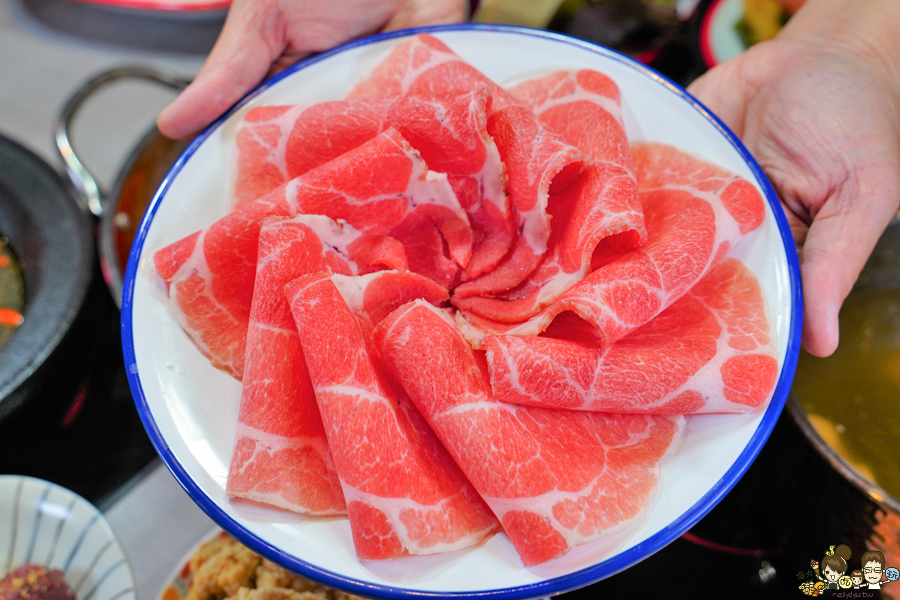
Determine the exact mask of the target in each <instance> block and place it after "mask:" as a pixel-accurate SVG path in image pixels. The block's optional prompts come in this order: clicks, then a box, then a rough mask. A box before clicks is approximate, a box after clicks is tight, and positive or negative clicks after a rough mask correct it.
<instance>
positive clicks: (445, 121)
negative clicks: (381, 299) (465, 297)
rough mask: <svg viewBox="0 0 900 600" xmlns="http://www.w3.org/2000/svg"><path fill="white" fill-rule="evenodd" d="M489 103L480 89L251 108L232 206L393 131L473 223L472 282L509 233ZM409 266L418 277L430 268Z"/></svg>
mask: <svg viewBox="0 0 900 600" xmlns="http://www.w3.org/2000/svg"><path fill="white" fill-rule="evenodd" d="M490 101H491V96H490V92H489V91H488V90H487V89H486V88H482V89H480V90H473V91H467V92H464V93H461V94H444V95H441V96H439V97H432V98H424V97H409V96H405V97H400V98H366V99H360V100H342V101H336V102H323V103H321V104H316V105H313V106H308V107H306V106H264V107H259V108H254V109H252V110H250V111H249V112H248V113H247V114H246V116H245V117H244V119H243V120H242V121H241V124H240V125H239V126H238V132H237V140H236V142H237V144H236V145H237V158H236V161H235V163H236V169H235V172H236V177H235V183H234V196H235V199H236V205H237V206H238V207H239V206H242V205H243V204H245V203H246V202H248V201H250V200H255V199H256V198H258V197H259V196H261V195H262V194H264V193H266V192H269V191H271V190H273V189H275V188H277V187H278V186H280V185H281V184H283V183H286V182H288V181H290V180H291V179H294V178H295V177H297V176H299V175H302V174H303V173H305V172H306V171H308V170H310V169H312V168H314V167H316V166H318V165H320V164H322V163H324V162H327V161H328V160H330V159H332V158H334V157H336V156H338V155H340V154H342V153H344V152H347V151H349V150H352V149H353V148H355V147H357V146H359V145H361V144H363V143H365V142H367V141H368V140H370V139H372V138H373V137H375V136H376V135H377V134H378V133H380V132H381V131H383V130H384V129H387V128H389V127H393V128H395V129H397V130H398V131H399V132H400V133H401V135H403V137H404V138H406V139H407V140H408V141H409V142H410V144H411V145H412V146H413V147H414V148H416V150H418V151H419V153H420V154H421V155H422V158H423V159H424V160H425V162H426V163H427V164H428V165H429V167H430V168H431V169H432V170H434V171H437V172H440V173H446V174H447V177H448V180H449V182H450V185H451V187H452V188H453V191H454V192H455V193H456V196H457V198H458V199H459V202H460V204H461V205H462V207H463V208H464V209H465V211H466V213H467V214H468V215H469V219H470V220H471V222H472V227H473V230H474V235H475V243H474V250H473V256H472V259H471V260H470V261H469V262H468V264H467V265H466V273H467V275H465V276H464V277H468V278H471V277H474V276H475V275H478V274H480V273H482V272H484V271H486V270H489V269H491V268H493V266H494V265H495V264H497V262H498V261H499V260H500V259H501V258H503V256H504V255H505V254H506V252H507V250H509V247H510V245H511V244H512V240H513V237H514V234H515V231H514V224H513V220H512V215H511V213H510V209H509V201H508V200H507V197H506V189H505V185H506V184H505V179H506V175H505V167H504V165H503V163H502V161H501V159H500V154H499V152H498V150H497V146H496V145H495V144H494V141H493V139H492V138H491V136H490V135H489V134H488V132H487V109H488V106H489V105H490ZM433 235H434V234H432V237H433ZM411 257H412V258H413V260H429V259H431V260H434V259H435V257H433V256H432V255H429V254H424V255H423V254H422V253H421V252H415V253H411ZM439 258H440V257H438V259H439ZM413 267H414V269H416V270H417V272H422V271H424V270H426V269H434V268H435V267H434V266H431V267H426V266H423V267H420V268H416V265H415V264H414V265H413ZM443 268H444V269H446V268H448V267H446V266H444V267H443Z"/></svg>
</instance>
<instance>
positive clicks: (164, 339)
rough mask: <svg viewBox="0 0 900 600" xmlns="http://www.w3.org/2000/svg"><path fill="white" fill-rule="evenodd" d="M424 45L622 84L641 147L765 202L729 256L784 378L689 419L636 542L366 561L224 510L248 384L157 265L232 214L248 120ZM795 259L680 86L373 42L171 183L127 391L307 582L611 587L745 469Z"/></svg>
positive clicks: (486, 43)
mask: <svg viewBox="0 0 900 600" xmlns="http://www.w3.org/2000/svg"><path fill="white" fill-rule="evenodd" d="M420 32H427V33H431V34H433V35H435V36H437V37H438V38H440V39H441V40H442V41H444V42H445V43H446V44H447V45H448V46H450V47H451V48H452V49H453V50H454V51H455V52H457V53H458V54H460V55H461V56H462V57H463V58H464V59H466V60H467V61H469V62H470V63H471V64H473V65H474V66H475V67H477V68H479V69H481V70H482V71H483V72H484V73H485V74H486V75H488V76H489V77H491V78H492V79H494V80H495V81H497V82H499V83H501V84H502V83H504V82H507V81H510V80H514V79H518V78H522V77H526V76H530V75H535V74H540V73H542V72H546V71H549V70H554V69H573V68H591V69H596V70H599V71H602V72H604V73H606V74H607V75H608V76H610V77H611V78H612V79H613V80H615V82H616V83H617V84H618V85H619V88H620V89H621V92H622V98H623V104H624V115H625V123H626V128H627V131H628V134H629V136H630V138H632V139H633V140H655V141H660V142H665V143H668V144H672V145H674V146H677V147H679V148H681V149H684V150H687V151H689V152H692V153H694V154H696V155H699V156H701V157H705V158H706V159H707V160H709V161H711V162H714V163H717V164H719V165H721V166H723V167H725V168H727V169H730V170H732V171H734V172H736V173H739V174H740V175H742V176H743V177H745V178H746V179H748V180H749V181H751V182H753V183H754V184H755V185H756V186H757V187H758V188H759V190H760V191H761V192H762V193H763V195H764V196H765V197H766V198H767V200H768V202H767V205H768V206H767V216H766V220H765V222H764V224H763V225H762V227H761V228H760V229H759V230H757V231H756V232H754V233H753V234H752V235H751V236H750V237H749V238H747V239H745V240H743V241H742V242H741V243H740V244H739V245H738V246H736V247H735V248H734V251H733V252H732V253H733V254H735V255H737V256H740V257H741V258H742V259H743V260H744V261H745V263H746V264H747V265H748V266H749V267H750V268H751V269H752V270H753V272H754V273H755V274H756V276H757V277H758V278H759V279H760V281H761V283H762V286H763V289H764V292H765V294H766V297H767V300H768V304H769V309H770V314H771V316H772V320H773V326H774V330H775V334H776V336H777V347H778V357H779V361H780V365H781V373H780V376H779V379H778V383H777V387H776V390H775V392H774V396H773V398H772V399H771V400H770V401H769V403H768V404H767V405H766V406H765V407H764V408H763V409H761V410H757V411H755V412H752V413H750V414H746V415H704V416H695V417H690V418H688V419H687V425H686V428H685V431H684V433H683V435H682V437H681V439H680V441H679V442H678V443H677V445H676V447H675V448H674V450H673V452H672V453H671V454H670V455H669V456H668V457H667V459H666V461H665V463H664V464H663V466H662V472H661V478H660V482H659V490H658V493H657V496H656V498H655V499H654V501H653V502H652V503H651V505H650V506H649V508H648V510H647V513H646V515H645V517H644V518H643V519H641V520H640V521H639V522H638V523H636V524H634V525H633V526H631V527H630V528H629V529H627V530H624V531H621V532H618V533H616V534H615V535H613V536H609V537H607V538H601V539H599V540H597V541H595V542H593V543H590V544H586V545H584V546H582V547H578V548H575V549H574V550H572V551H571V552H570V553H569V554H567V555H566V556H564V557H562V558H559V559H556V560H554V561H550V562H549V563H546V564H543V565H540V566H538V567H535V568H530V569H526V568H524V567H523V566H522V563H521V561H520V560H519V558H518V556H517V555H516V553H515V550H514V549H513V547H512V544H511V543H510V542H509V540H508V539H507V538H506V536H505V535H497V536H494V537H493V538H492V539H490V540H489V541H488V542H487V543H485V544H483V545H481V546H478V547H475V548H471V549H468V550H464V551H458V552H454V553H450V554H445V555H435V556H427V557H408V558H402V559H397V560H391V561H385V562H373V561H366V562H361V561H359V560H358V559H357V558H356V556H355V554H354V551H353V543H352V540H351V536H350V527H349V524H348V522H347V520H346V519H321V518H307V517H303V516H299V515H293V514H290V513H287V512H283V511H278V510H275V509H268V508H264V507H261V506H259V505H254V506H251V505H249V504H246V503H240V502H233V501H230V500H229V499H228V498H227V497H226V495H225V479H226V475H227V469H228V464H229V461H230V458H231V449H232V443H233V439H234V432H235V425H236V422H237V414H238V405H239V402H240V395H241V386H240V383H239V382H238V381H236V380H234V379H233V378H231V377H230V376H229V375H227V374H225V373H224V372H221V371H218V370H216V369H215V368H213V367H212V366H210V364H209V362H208V361H207V360H206V359H205V358H204V357H203V356H202V355H201V354H200V352H199V351H198V350H197V349H196V348H195V347H194V345H193V344H192V343H191V342H190V340H189V339H188V337H187V336H186V335H185V334H184V333H183V332H182V330H181V328H180V326H179V325H178V323H177V322H176V321H175V320H174V318H173V317H172V315H171V314H170V311H169V307H168V304H167V298H166V292H165V287H164V285H163V284H162V283H161V282H160V280H159V279H158V277H157V275H156V273H155V271H154V269H153V261H152V259H153V254H154V253H155V252H156V251H157V250H159V249H161V248H163V247H165V246H167V245H169V244H171V243H172V242H175V241H177V240H179V239H181V238H182V237H184V236H187V235H189V234H191V233H193V232H195V231H197V230H198V229H201V228H203V227H206V226H208V225H210V224H211V223H213V222H214V221H215V220H217V219H219V218H220V217H222V216H224V215H225V214H226V213H227V212H228V200H227V193H226V184H227V176H226V167H225V165H229V164H231V162H230V160H231V158H232V157H231V152H232V148H233V145H234V132H235V127H236V125H237V123H238V122H239V120H240V118H241V116H242V115H243V113H244V112H246V111H247V110H248V109H249V108H251V107H255V106H262V105H275V104H291V103H312V102H319V101H325V100H337V99H341V98H343V97H344V95H345V94H346V93H347V91H348V90H349V89H350V88H351V87H352V85H353V84H354V83H355V82H356V81H357V80H358V79H359V78H360V77H362V76H363V75H365V74H366V73H368V72H369V71H370V70H371V69H372V68H373V67H374V66H375V65H376V64H377V63H378V62H379V61H380V60H381V59H383V58H384V57H385V56H386V54H387V53H388V52H389V51H390V50H391V48H392V47H393V46H395V45H396V44H397V43H398V42H400V41H401V40H402V39H403V38H404V37H406V36H409V35H413V34H415V33H420ZM798 272H799V271H798V265H797V258H796V253H795V251H794V248H793V242H792V241H791V236H790V232H789V230H788V227H787V224H786V222H785V220H784V217H783V215H782V214H781V211H780V209H779V207H778V203H777V199H776V197H775V194H774V192H773V191H772V189H771V187H770V186H769V184H768V182H767V181H766V179H765V177H764V176H763V174H762V171H761V170H760V169H759V167H758V166H757V164H756V163H755V162H754V161H753V159H752V158H751V157H750V155H749V153H748V152H747V151H746V149H744V147H743V146H742V145H741V144H740V142H738V141H737V139H736V138H735V137H734V136H733V135H732V134H731V133H730V132H729V131H728V130H727V129H726V128H725V127H724V126H723V125H722V124H721V123H720V122H719V121H718V120H717V119H716V118H715V117H713V116H711V115H710V114H709V113H708V112H707V111H706V109H704V107H703V106H701V105H700V104H698V103H697V101H696V100H694V99H693V98H692V97H690V96H689V95H687V94H686V93H685V92H684V91H683V90H682V89H681V88H679V87H678V86H676V85H674V84H672V83H671V82H669V81H667V80H666V79H665V78H663V77H661V76H659V75H657V74H655V73H654V72H653V71H651V70H649V69H647V68H646V67H644V66H642V65H640V64H638V63H636V62H634V61H632V60H630V59H628V58H625V57H623V56H621V55H619V54H616V53H614V52H611V51H608V50H605V49H603V48H599V47H597V46H594V45H591V44H588V43H585V42H581V41H577V40H573V39H570V38H566V37H563V36H559V35H555V34H550V33H545V32H541V31H534V30H527V29H517V28H511V27H497V26H477V25H459V26H449V27H439V28H429V29H424V30H416V31H412V32H410V31H406V32H396V33H392V34H386V35H380V36H375V37H371V38H366V39H364V40H360V41H357V42H353V43H351V44H348V45H345V46H342V47H340V48H338V49H336V50H333V51H331V52H328V53H325V54H321V55H319V56H316V57H314V58H312V59H310V60H307V61H305V62H303V63H300V64H298V65H296V66H295V67H294V68H292V69H290V70H289V71H287V72H284V73H282V74H280V75H279V76H277V77H275V78H273V79H271V80H269V81H267V82H265V83H263V84H262V85H261V86H259V87H258V88H257V89H256V90H254V91H253V92H252V93H251V94H249V95H248V96H247V97H246V98H245V99H244V100H242V101H241V102H240V103H239V104H238V105H236V106H235V107H234V108H232V110H231V111H230V112H229V113H228V114H226V115H225V116H224V117H222V119H220V120H219V121H217V122H216V123H215V124H213V125H212V126H210V127H209V128H208V129H207V130H206V131H205V132H204V133H203V134H201V135H200V136H199V137H198V138H197V140H196V141H195V142H194V143H193V144H192V145H191V146H190V148H189V149H188V150H187V151H186V152H185V154H184V155H183V156H182V157H181V158H180V159H179V161H178V162H177V163H176V165H175V166H174V167H173V169H172V171H171V172H170V173H169V175H168V177H167V178H166V180H165V181H164V182H163V184H162V187H161V188H160V190H159V192H158V193H157V195H156V198H155V199H154V201H153V204H152V205H151V207H150V209H149V211H148V213H147V216H146V218H145V220H144V222H143V224H142V226H141V229H140V232H139V234H138V238H137V241H136V242H135V245H134V248H133V250H132V253H131V260H130V263H129V266H128V273H127V278H126V284H125V297H124V301H123V306H122V337H123V343H124V350H125V358H126V364H127V365H128V368H129V377H130V383H131V388H132V392H133V394H134V397H135V400H136V402H137V406H138V410H139V411H140V413H141V416H142V418H143V420H144V424H145V426H146V428H147V431H148V433H149V434H150V437H151V438H152V440H153V442H154V444H155V445H156V449H157V451H158V452H159V453H160V455H161V456H162V458H163V460H164V461H165V462H166V464H167V465H168V467H169V469H171V471H172V472H173V473H174V475H175V477H176V478H177V479H178V481H180V482H181V484H182V486H184V488H185V489H186V490H187V492H188V493H189V494H190V495H191V496H192V497H193V498H194V500H195V501H196V502H197V504H198V505H200V507H201V508H202V509H203V510H205V511H206V512H207V513H208V514H209V515H210V517H212V519H213V520H215V521H216V522H217V523H218V524H219V525H221V526H222V527H223V528H224V529H226V530H227V531H229V532H231V533H232V534H233V535H235V536H236V537H237V538H238V539H240V540H241V541H242V542H244V543H245V544H246V545H247V546H249V547H250V548H252V549H253V550H255V551H257V552H259V553H260V554H262V555H264V556H266V557H268V558H270V559H272V560H274V561H275V562H278V563H280V564H282V565H283V566H285V567H287V568H289V569H292V570H294V571H297V572H298V573H300V574H302V575H305V576H307V577H309V578H311V579H314V580H317V581H320V582H322V583H323V584H325V585H330V586H333V587H337V588H340V589H345V590H348V591H350V592H355V593H358V594H362V595H365V596H372V597H379V598H401V597H410V596H431V597H457V596H462V595H476V596H491V597H497V598H510V599H512V598H533V597H538V596H547V595H551V594H555V593H560V592H564V591H568V590H571V589H574V588H577V587H581V586H584V585H587V584H589V583H592V582H595V581H597V580H600V579H602V578H604V577H608V576H610V575H612V574H614V573H616V572H618V571H621V570H622V569H625V568H627V567H628V566H630V565H632V564H634V563H636V562H638V561H640V560H641V559H643V558H645V557H647V556H649V555H650V554H652V553H653V552H656V551H657V550H659V549H660V548H662V547H664V546H665V545H666V544H668V543H669V542H671V541H672V540H673V539H675V538H676V537H678V536H679V535H681V533H683V532H684V531H685V530H687V529H688V528H689V527H690V526H691V525H693V524H694V523H696V522H697V521H698V520H699V519H700V518H701V517H702V516H703V515H705V514H706V513H707V512H708V511H709V510H710V509H711V508H712V507H713V506H714V505H715V504H716V503H717V502H718V501H719V500H720V499H721V498H722V496H724V495H725V493H727V492H728V490H730V489H731V487H732V486H733V485H734V484H735V483H736V482H737V480H738V479H739V478H740V476H741V475H742V474H743V473H744V471H746V469H747V468H748V467H749V466H750V463H751V462H752V461H753V459H754V458H755V456H756V455H757V453H758V452H759V450H760V448H761V447H762V445H763V443H764V442H765V440H766V438H767V437H768V435H769V433H770V432H771V430H772V427H773V426H774V425H775V421H776V420H777V418H778V415H779V414H780V412H781V408H782V406H783V405H784V401H785V398H786V396H787V393H788V389H789V387H790V383H791V378H792V377H793V374H794V366H795V364H796V359H797V352H798V350H799V338H800V286H799V277H798Z"/></svg>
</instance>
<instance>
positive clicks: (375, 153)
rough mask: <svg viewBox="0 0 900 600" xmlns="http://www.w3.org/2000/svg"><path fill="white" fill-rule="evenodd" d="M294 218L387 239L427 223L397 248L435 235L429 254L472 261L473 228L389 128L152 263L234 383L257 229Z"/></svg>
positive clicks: (188, 326) (180, 312)
mask: <svg viewBox="0 0 900 600" xmlns="http://www.w3.org/2000/svg"><path fill="white" fill-rule="evenodd" d="M295 214H322V215H326V216H328V217H331V218H333V219H344V220H345V221H347V222H348V223H349V224H350V225H352V226H353V227H355V228H357V229H358V230H360V231H362V232H364V233H367V234H370V235H391V237H394V236H393V231H392V230H394V229H397V228H400V227H405V225H404V221H405V220H406V219H407V218H409V219H413V220H415V221H416V222H421V220H422V218H423V216H425V217H427V218H428V220H429V227H425V228H423V229H422V230H420V231H417V232H412V233H410V232H405V231H404V232H403V233H404V234H406V236H405V237H404V238H403V239H399V241H400V242H402V243H404V244H406V243H408V242H410V241H414V240H410V237H413V238H414V237H415V236H427V235H428V234H429V233H430V231H431V230H432V229H434V228H437V229H438V230H439V231H440V233H441V234H442V239H441V246H440V247H439V248H431V250H432V251H434V252H439V253H441V254H443V253H444V244H446V246H447V247H448V248H449V254H450V257H451V258H452V259H453V260H454V261H456V262H457V264H459V265H460V266H462V265H464V264H465V261H466V260H468V257H469V256H470V255H471V242H472V235H471V229H470V228H469V225H468V220H467V217H466V214H465V212H464V211H463V210H462V208H460V206H459V202H458V201H457V200H456V196H455V195H454V194H453V190H452V189H451V188H450V186H449V184H448V183H447V178H446V175H442V174H439V173H435V172H432V171H429V170H428V167H427V165H426V164H425V162H424V161H422V159H421V158H420V157H419V155H418V153H417V152H416V151H415V150H413V149H412V147H410V145H409V144H408V143H407V142H406V140H404V139H403V137H402V136H401V135H400V134H399V133H397V132H396V131H395V130H393V129H389V130H387V131H385V132H384V133H381V134H379V135H378V136H377V137H375V138H374V139H372V140H371V141H369V142H367V143H365V144H363V145H362V146H360V147H358V148H355V149H354V150H351V151H350V152H348V153H346V154H342V155H341V156H339V157H338V158H336V159H334V160H332V161H329V162H327V163H325V164H324V165H321V166H320V167H317V168H315V169H313V170H312V171H308V172H307V173H305V174H303V175H301V176H300V177H298V178H297V179H294V180H291V181H290V182H289V183H287V184H285V185H284V186H281V187H279V188H277V189H275V190H273V191H271V192H269V193H268V194H266V195H264V196H262V197H261V198H258V199H257V200H254V201H253V202H251V203H249V204H247V205H245V206H244V207H243V208H241V209H239V210H236V211H234V212H232V213H230V214H228V215H226V216H225V217H223V218H222V219H220V220H218V221H216V222H215V223H213V224H212V225H211V226H209V227H208V228H206V229H204V230H202V231H200V232H198V233H195V234H193V235H191V236H188V237H187V238H184V239H183V240H180V241H178V242H175V243H174V244H172V245H171V246H168V247H166V248H163V249H162V250H160V251H159V252H157V253H156V255H155V256H154V265H155V267H156V271H157V273H158V274H159V275H160V276H161V277H162V278H163V279H164V280H165V281H166V283H167V284H168V287H169V299H170V303H171V305H172V307H173V310H174V313H175V316H176V318H177V319H178V321H179V322H180V323H181V325H182V327H183V328H184V330H185V332H187V334H188V335H189V336H190V337H191V339H192V340H193V341H194V343H195V344H197V347H198V348H199V349H200V350H201V351H202V352H203V353H204V354H205V355H206V356H208V357H209V358H210V360H211V362H212V364H213V365H214V366H216V367H218V368H221V369H225V370H227V371H228V372H230V373H231V374H232V375H234V376H235V377H238V378H240V377H241V375H242V373H243V367H244V346H245V343H246V335H247V324H248V319H249V316H250V301H251V298H252V294H253V281H254V278H255V276H256V255H257V240H258V237H259V222H260V221H261V220H262V219H264V218H265V217H268V216H273V215H275V216H291V215H295ZM419 251H421V246H420V250H419ZM425 275H429V274H425Z"/></svg>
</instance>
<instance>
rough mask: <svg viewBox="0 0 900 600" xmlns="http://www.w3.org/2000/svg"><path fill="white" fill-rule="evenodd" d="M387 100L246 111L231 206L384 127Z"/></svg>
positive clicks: (238, 143) (238, 140)
mask: <svg viewBox="0 0 900 600" xmlns="http://www.w3.org/2000/svg"><path fill="white" fill-rule="evenodd" d="M391 104H392V102H391V101H390V100H383V99H377V98H376V99H370V100H356V101H352V102H347V101H337V102H322V103H321V104H314V105H312V106H261V107H258V108H254V109H252V110H250V111H248V112H247V114H246V115H244V118H243V120H242V121H241V123H240V125H239V126H238V130H237V135H236V139H235V146H236V149H237V157H236V160H235V169H234V172H235V178H234V205H235V207H236V208H237V207H241V206H243V205H244V204H246V203H247V202H251V201H253V200H256V199H257V198H259V197H260V196H262V195H263V194H265V193H266V192H269V191H271V190H274V189H275V188H277V187H278V186H280V185H281V184H283V183H286V182H288V181H290V180H291V179H294V178H295V177H299V176H300V175H303V174H304V173H306V172H307V171H309V170H310V169H314V168H315V167H318V166H319V165H321V164H323V163H326V162H328V161H329V160H331V159H333V158H337V157H338V156H340V155H341V154H343V153H345V152H349V151H350V150H353V149H354V148H356V147H357V146H361V145H362V144H364V143H365V142H368V141H369V140H371V139H372V138H373V137H375V136H376V135H378V133H379V132H380V131H382V130H383V129H384V128H385V127H384V118H385V115H387V112H388V109H389V108H390V106H391Z"/></svg>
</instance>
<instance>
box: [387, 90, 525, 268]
mask: <svg viewBox="0 0 900 600" xmlns="http://www.w3.org/2000/svg"><path fill="white" fill-rule="evenodd" d="M491 100H492V98H491V96H490V93H489V92H488V90H487V89H486V88H482V89H480V90H474V91H469V92H463V93H460V94H446V95H442V96H439V97H429V98H425V97H419V96H403V97H400V98H397V99H396V100H395V101H394V104H393V105H392V106H391V109H390V112H389V113H388V117H387V123H388V124H389V125H390V126H391V127H394V128H396V129H397V131H399V132H400V133H401V134H402V135H403V137H405V138H406V139H407V140H408V141H409V143H410V144H411V145H412V146H413V148H415V149H416V150H418V151H419V153H421V155H422V158H423V159H424V160H425V162H426V163H428V166H429V168H431V169H432V170H434V171H438V172H440V173H447V178H448V180H449V181H450V185H451V186H452V187H453V191H454V192H456V197H457V198H458V199H459V203H460V205H462V207H463V208H464V209H465V211H466V213H467V214H468V215H469V220H470V221H471V223H472V230H473V233H474V238H475V239H474V247H473V251H472V258H471V260H470V261H469V263H468V264H467V265H466V268H465V271H464V273H463V274H462V279H471V278H472V277H475V276H477V275H480V274H481V273H483V272H485V271H488V270H490V269H492V268H494V266H495V265H496V264H497V263H498V262H499V261H500V259H501V258H503V256H504V255H505V254H506V253H507V251H508V250H509V248H510V246H511V244H512V241H513V238H514V236H515V226H514V223H513V215H512V213H511V211H510V207H509V200H508V199H507V195H506V173H505V166H504V165H503V162H502V160H501V158H500V152H499V150H498V149H497V145H496V144H495V143H494V139H493V138H492V137H491V136H490V134H489V133H488V129H487V113H488V107H489V106H490V103H491Z"/></svg>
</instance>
